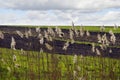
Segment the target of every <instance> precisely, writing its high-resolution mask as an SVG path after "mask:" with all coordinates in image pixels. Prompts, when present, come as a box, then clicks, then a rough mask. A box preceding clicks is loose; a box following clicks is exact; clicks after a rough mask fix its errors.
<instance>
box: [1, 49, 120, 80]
mask: <svg viewBox="0 0 120 80" xmlns="http://www.w3.org/2000/svg"><path fill="white" fill-rule="evenodd" d="M13 55H16V61H14V60H13ZM17 65H19V66H17ZM70 79H72V80H79V79H85V80H119V79H120V60H119V59H111V58H103V57H100V56H97V57H89V56H86V57H83V56H82V55H79V56H75V55H60V54H49V53H44V52H34V51H25V52H22V51H20V50H11V49H6V48H0V80H70Z"/></svg>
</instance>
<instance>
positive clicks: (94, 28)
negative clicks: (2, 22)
mask: <svg viewBox="0 0 120 80" xmlns="http://www.w3.org/2000/svg"><path fill="white" fill-rule="evenodd" d="M9 27H28V28H36V27H40V28H48V27H51V28H55V27H56V26H32V25H16V26H15V25H9ZM58 27H59V28H61V29H70V28H71V26H58ZM75 28H76V29H78V30H79V28H80V26H75ZM83 28H84V30H88V31H91V32H100V26H83ZM109 30H112V31H113V32H114V33H120V26H119V28H118V29H114V27H113V26H105V31H104V32H109Z"/></svg>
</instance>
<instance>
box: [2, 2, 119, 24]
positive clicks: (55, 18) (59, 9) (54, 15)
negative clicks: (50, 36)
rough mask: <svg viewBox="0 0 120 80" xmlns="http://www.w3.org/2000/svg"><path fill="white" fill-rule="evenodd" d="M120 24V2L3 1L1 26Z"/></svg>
mask: <svg viewBox="0 0 120 80" xmlns="http://www.w3.org/2000/svg"><path fill="white" fill-rule="evenodd" d="M72 21H73V22H74V24H75V25H81V24H82V25H114V24H116V25H120V0H0V25H71V23H72Z"/></svg>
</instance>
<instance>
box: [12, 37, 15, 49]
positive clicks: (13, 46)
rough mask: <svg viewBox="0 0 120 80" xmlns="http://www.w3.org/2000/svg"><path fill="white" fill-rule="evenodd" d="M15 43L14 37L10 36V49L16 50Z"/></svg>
mask: <svg viewBox="0 0 120 80" xmlns="http://www.w3.org/2000/svg"><path fill="white" fill-rule="evenodd" d="M15 45H16V42H15V39H14V37H12V38H11V49H13V50H16V49H15Z"/></svg>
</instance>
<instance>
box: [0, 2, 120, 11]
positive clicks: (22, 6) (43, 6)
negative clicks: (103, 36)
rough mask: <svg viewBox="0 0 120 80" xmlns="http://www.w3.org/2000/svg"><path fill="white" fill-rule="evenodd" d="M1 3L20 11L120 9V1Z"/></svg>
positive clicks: (4, 6)
mask: <svg viewBox="0 0 120 80" xmlns="http://www.w3.org/2000/svg"><path fill="white" fill-rule="evenodd" d="M0 3H1V5H0V7H2V8H10V9H19V10H81V11H97V10H101V9H105V8H119V7H120V4H119V3H120V0H88V1H86V0H64V1H62V0H1V1H0Z"/></svg>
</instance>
